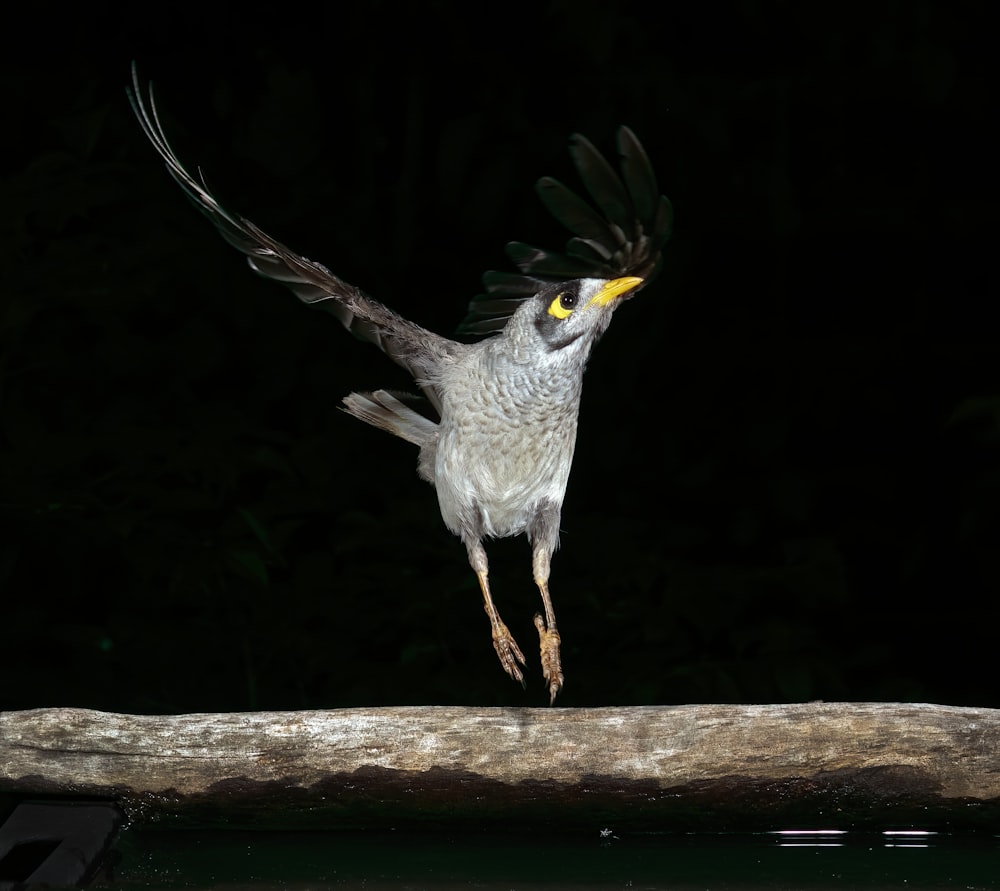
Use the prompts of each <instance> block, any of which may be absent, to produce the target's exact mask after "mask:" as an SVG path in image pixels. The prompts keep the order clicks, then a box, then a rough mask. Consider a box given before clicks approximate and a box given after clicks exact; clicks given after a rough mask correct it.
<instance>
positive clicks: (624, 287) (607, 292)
mask: <svg viewBox="0 0 1000 891" xmlns="http://www.w3.org/2000/svg"><path fill="white" fill-rule="evenodd" d="M642 281H643V280H642V279H641V278H638V277H636V276H634V275H627V276H625V277H624V278H613V279H611V281H609V282H605V283H604V286H603V287H602V288H601V290H600V291H598V292H597V293H596V294H595V295H594V296H593V297H592V298H591V299H590V303H591V305H592V306H593V305H597V306H607V305H608V304H609V303H610V302H611V301H612V300H614V299H615V298H616V297H621V296H622V295H623V294H627V293H628V292H629V291H632V290H634V289H635V288H637V287H639V285H641V284H642Z"/></svg>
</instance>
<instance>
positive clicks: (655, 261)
mask: <svg viewBox="0 0 1000 891" xmlns="http://www.w3.org/2000/svg"><path fill="white" fill-rule="evenodd" d="M569 150H570V155H571V156H572V158H573V163H574V165H575V166H576V169H577V171H578V172H579V174H580V178H581V180H582V181H583V184H584V186H585V187H586V190H587V192H588V194H589V195H590V198H591V199H592V200H593V202H594V205H596V206H593V205H591V204H590V203H588V202H587V201H585V200H584V199H583V198H581V197H580V196H579V195H576V194H575V193H574V192H573V191H571V190H570V189H568V188H567V187H566V186H564V185H563V184H562V183H561V182H559V181H558V180H556V179H553V178H552V177H548V176H546V177H543V178H542V179H540V180H539V181H538V183H537V184H536V186H535V188H536V190H537V191H538V194H539V196H540V197H541V199H542V201H543V203H544V204H545V206H546V207H547V208H548V209H549V212H550V213H551V214H552V216H554V217H555V218H556V219H557V220H558V221H559V222H560V223H562V224H563V225H564V226H565V227H566V228H567V229H569V231H570V232H572V233H573V237H572V238H570V240H569V241H568V242H567V243H566V247H565V250H564V251H563V252H562V253H560V252H558V251H549V250H545V249H544V248H536V247H532V246H531V245H528V244H523V243H522V242H519V241H512V242H510V243H509V244H508V245H507V255H508V256H509V257H510V258H511V260H513V261H514V265H516V266H517V268H518V269H519V270H520V272H497V271H490V272H487V273H486V274H485V275H484V276H483V284H484V285H485V287H486V293H485V294H480V295H479V296H478V297H476V298H475V299H473V301H472V302H471V303H470V304H469V315H468V316H467V317H466V319H465V321H464V322H463V323H462V325H461V327H460V329H459V330H460V331H461V332H463V333H467V334H490V333H492V332H495V331H499V330H500V329H501V328H503V327H504V325H506V324H507V319H509V318H510V316H511V314H512V313H513V312H514V311H515V310H516V309H517V307H518V306H520V304H521V303H522V302H523V301H524V300H527V299H529V298H531V297H533V296H534V295H535V294H537V293H538V291H539V290H540V288H541V287H542V286H543V285H545V284H547V283H549V282H553V281H563V280H566V279H571V278H588V277H591V278H619V277H621V276H626V275H635V276H639V277H640V278H642V279H644V280H645V282H644V284H643V285H642V286H640V287H644V286H645V285H646V284H648V283H649V282H650V281H651V280H652V279H653V278H654V277H655V275H656V273H657V272H658V271H659V267H660V262H661V254H662V251H663V246H664V245H665V244H666V242H667V239H668V238H669V237H670V230H671V227H672V225H673V209H672V208H671V206H670V202H669V201H668V200H667V198H666V197H665V196H664V195H660V194H659V187H658V186H657V184H656V175H655V174H654V173H653V167H652V165H651V164H650V162H649V157H648V156H647V154H646V151H645V149H643V147H642V145H641V143H640V142H639V140H638V139H636V136H635V134H634V133H633V132H632V131H631V130H629V128H628V127H620V128H619V130H618V152H619V154H620V156H621V172H620V173H619V172H616V171H615V169H614V168H613V167H612V166H611V165H610V164H609V163H608V161H607V160H606V159H605V158H604V157H603V156H602V155H601V153H600V152H599V151H597V149H596V148H594V146H593V144H592V143H591V142H590V141H589V140H587V139H586V138H584V137H583V136H581V135H580V134H579V133H575V134H574V135H573V136H571V137H570V144H569ZM636 290H639V289H636Z"/></svg>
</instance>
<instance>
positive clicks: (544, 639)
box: [535, 613, 565, 705]
mask: <svg viewBox="0 0 1000 891" xmlns="http://www.w3.org/2000/svg"><path fill="white" fill-rule="evenodd" d="M535 628H537V629H538V644H539V649H540V650H541V655H542V675H543V676H544V677H545V681H546V683H547V684H548V687H549V705H554V704H555V701H556V696H557V695H558V693H559V691H560V690H562V688H563V681H564V680H565V678H564V677H563V673H562V664H561V662H560V660H559V644H560V643H561V642H562V641H561V638H560V637H559V632H558V631H556V629H555V628H547V627H546V626H545V619H543V618H542V614H541V613H535Z"/></svg>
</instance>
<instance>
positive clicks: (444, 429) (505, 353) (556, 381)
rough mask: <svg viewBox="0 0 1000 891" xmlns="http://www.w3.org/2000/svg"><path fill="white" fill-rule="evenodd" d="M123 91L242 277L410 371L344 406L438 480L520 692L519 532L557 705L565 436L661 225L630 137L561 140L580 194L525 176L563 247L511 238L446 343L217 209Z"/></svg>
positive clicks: (135, 94) (144, 108) (641, 280)
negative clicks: (554, 589)
mask: <svg viewBox="0 0 1000 891" xmlns="http://www.w3.org/2000/svg"><path fill="white" fill-rule="evenodd" d="M126 92H127V95H128V99H129V102H130V104H131V107H132V110H133V112H134V113H135V115H136V117H137V119H138V121H139V124H140V125H141V127H142V130H143V132H144V133H145V135H146V137H147V138H148V139H149V141H150V142H151V143H152V145H153V147H154V148H155V149H156V151H157V152H158V153H159V155H160V157H161V159H162V160H163V162H164V163H165V164H166V168H167V170H168V171H169V173H170V175H171V176H172V177H173V179H174V180H175V181H176V182H177V183H178V185H179V186H180V187H181V189H183V191H184V192H185V193H186V195H187V197H188V198H189V199H190V200H191V201H192V202H193V203H194V205H195V206H196V207H197V208H198V209H199V210H200V211H201V212H202V213H203V214H204V215H205V216H207V217H208V219H209V220H210V221H211V222H212V223H213V224H214V225H215V227H216V229H217V230H218V232H219V233H220V234H221V235H222V237H223V238H224V239H225V240H226V241H227V242H229V244H230V245H232V246H233V247H235V248H236V249H237V250H239V251H241V252H242V253H243V254H244V255H245V256H246V258H247V261H248V263H249V265H250V267H251V269H252V270H253V271H254V272H256V273H258V274H259V275H261V276H263V277H265V278H268V279H272V280H274V281H276V282H280V283H281V284H282V285H285V286H286V287H288V288H290V289H291V290H292V292H293V293H294V294H295V295H296V296H297V297H298V298H299V299H300V300H301V301H303V302H304V303H306V304H312V305H314V306H318V307H321V308H324V309H326V310H328V311H330V312H331V313H332V314H333V315H334V316H335V317H336V318H337V319H338V320H339V321H340V322H341V323H342V324H343V326H344V327H345V328H347V329H348V331H350V332H351V333H352V334H354V335H355V336H356V337H358V338H360V339H362V340H365V341H369V342H371V343H374V344H375V345H376V346H378V347H379V348H380V349H381V350H382V351H383V352H384V353H385V354H386V355H388V356H389V358H391V359H393V360H394V361H395V362H396V363H398V364H399V365H400V366H402V367H403V368H404V369H406V370H407V371H408V372H409V373H410V374H411V375H412V377H413V378H414V382H415V384H416V385H417V387H418V388H419V390H420V391H421V394H422V395H415V394H403V393H399V392H396V391H391V390H387V389H377V390H373V391H371V392H351V393H350V394H349V395H347V396H346V397H344V399H343V408H344V409H345V410H346V412H347V413H349V414H350V415H353V416H354V417H355V418H358V419H359V420H361V421H364V422H366V423H368V424H371V425H372V426H374V427H376V428H379V429H381V430H384V431H386V432H388V433H391V434H394V435H395V436H398V437H401V438H402V439H404V440H407V441H408V442H410V443H412V444H413V445H415V446H417V448H418V449H419V454H418V460H417V473H418V475H419V476H420V477H421V478H422V479H423V480H425V481H427V482H429V483H431V484H432V485H433V486H434V489H435V490H436V493H437V500H438V506H439V508H440V512H441V517H442V519H443V520H444V523H445V526H446V527H447V528H448V529H449V530H450V531H451V532H452V533H453V534H454V535H456V536H458V537H459V538H460V539H461V541H462V543H463V544H464V545H465V548H466V552H467V556H468V561H469V565H470V566H471V568H472V570H473V572H475V574H476V578H477V579H478V582H479V588H480V591H481V593H482V598H483V607H484V609H485V611H486V614H487V616H488V617H489V622H490V629H491V635H492V640H493V647H494V650H495V651H496V655H497V657H498V659H499V661H500V664H501V666H502V668H503V670H504V671H505V672H506V673H507V674H508V675H509V676H510V677H511V678H512V679H513V680H515V681H517V682H519V683H520V684H521V685H522V687H525V681H524V672H523V670H522V669H524V668H526V667H527V660H526V658H525V656H524V653H523V651H522V650H521V648H520V647H519V646H518V644H517V642H516V640H515V639H514V636H513V635H512V634H511V632H510V630H509V628H508V627H507V625H506V624H505V623H504V621H503V620H502V619H501V617H500V613H499V611H498V610H497V607H496V603H495V601H494V599H493V594H492V591H491V588H490V583H489V563H488V560H487V556H486V549H485V545H484V541H486V540H488V539H490V538H504V537H510V536H516V535H520V534H522V533H523V534H525V535H526V536H527V540H528V543H529V545H530V548H531V565H532V574H533V578H534V582H535V584H536V586H537V588H538V592H539V594H540V596H541V600H542V611H541V612H537V613H535V615H534V619H533V623H534V626H535V628H536V630H537V632H538V640H539V655H540V662H541V669H542V677H543V680H544V683H545V685H546V688H547V692H548V694H549V703H550V705H552V704H554V703H555V700H556V696H557V695H558V694H559V693H560V691H561V690H562V689H563V686H564V684H565V676H564V673H563V669H562V657H561V643H562V641H561V636H560V633H559V630H558V626H557V624H556V615H555V610H554V608H553V602H552V596H551V592H550V590H549V577H550V569H551V560H552V556H553V554H554V553H555V551H556V549H557V547H558V546H559V534H560V522H561V514H562V505H563V499H564V496H565V493H566V488H567V484H568V480H569V475H570V468H571V465H572V462H573V453H574V449H575V446H576V438H577V425H578V417H579V410H580V398H581V391H582V385H583V375H584V369H585V366H586V364H587V360H588V358H589V356H590V353H591V349H592V348H593V346H594V344H595V343H596V342H597V341H598V339H599V338H600V337H601V336H602V335H603V334H604V332H605V331H606V330H607V328H608V325H609V324H610V322H611V317H612V314H613V313H614V312H615V310H616V309H617V308H618V307H619V306H620V305H621V304H622V303H623V302H625V301H626V300H627V299H629V298H631V297H633V296H635V295H636V294H637V293H638V292H639V291H640V290H642V289H643V288H644V287H645V286H647V285H648V284H649V283H650V282H651V281H652V280H653V279H654V278H655V276H656V274H657V273H658V271H659V269H660V267H661V265H662V255H663V251H664V247H665V245H666V243H667V240H668V239H669V237H670V234H671V230H672V226H673V209H672V206H671V204H670V201H669V200H668V199H667V198H666V197H665V196H664V195H661V194H659V188H658V186H657V180H656V176H655V174H654V171H653V167H652V165H651V162H650V160H649V157H648V155H647V153H646V151H645V149H644V148H643V147H642V145H641V143H640V142H639V140H638V139H637V137H636V136H635V134H634V133H633V132H632V131H631V130H630V129H629V128H628V127H624V126H623V127H620V128H619V129H618V130H617V148H618V152H619V155H620V173H619V172H617V171H616V170H615V169H614V168H613V167H612V165H611V164H610V163H609V162H608V161H607V160H606V159H605V158H604V156H603V155H601V153H600V152H599V151H598V150H597V149H596V148H595V147H594V145H593V144H592V143H591V142H590V141H589V140H587V139H586V138H585V137H583V136H582V135H580V134H573V135H572V136H571V137H570V144H569V149H570V155H571V158H572V160H573V162H574V165H575V167H576V169H577V171H578V172H579V174H580V178H581V180H582V182H583V184H584V186H585V188H586V190H587V193H588V194H589V196H590V199H591V201H590V202H588V201H587V200H585V199H583V198H581V197H580V196H579V195H577V194H576V193H575V192H573V191H572V190H571V189H570V188H568V187H567V186H565V185H563V184H562V183H561V182H560V181H559V180H557V179H554V178H552V177H542V178H541V179H539V180H538V182H537V183H536V189H537V191H538V194H539V196H540V197H541V199H542V201H543V203H544V204H545V206H546V208H547V209H548V211H549V212H550V213H551V214H552V215H553V216H554V217H555V219H556V220H557V221H558V222H560V223H561V224H562V225H563V226H564V227H565V228H566V229H568V230H569V231H570V232H571V233H572V237H571V238H570V239H569V240H568V241H567V243H566V247H565V250H564V251H553V250H547V249H543V248H537V247H534V246H532V245H529V244H526V243H523V242H510V243H508V245H507V254H508V256H509V258H510V259H511V260H512V261H513V264H514V266H515V267H516V269H517V271H516V272H513V271H511V272H504V271H489V272H486V273H485V274H484V275H483V279H482V280H483V285H484V292H483V293H480V294H479V295H477V296H475V297H474V298H473V299H472V300H471V302H470V303H469V304H468V315H467V317H466V319H465V321H464V322H462V324H461V325H460V326H459V328H458V331H457V333H458V335H459V336H464V337H465V339H464V340H458V339H451V338H447V337H444V336H441V335H439V334H435V333H433V332H431V331H429V330H426V329H424V328H423V327H421V326H419V325H417V324H415V323H413V322H411V321H409V320H407V319H405V318H404V317H403V316H401V315H400V314H398V313H397V312H396V311H394V310H392V309H390V308H389V307H388V306H387V305H385V304H383V303H381V302H379V301H378V300H375V299H374V298H372V297H370V296H369V295H368V294H366V293H365V292H364V291H363V290H361V289H360V288H359V287H356V286H355V285H353V284H350V283H348V282H346V281H343V280H342V279H341V278H339V277H338V276H337V275H335V274H334V273H333V272H331V271H330V270H329V269H328V268H327V267H326V266H323V265H322V264H320V263H317V262H315V261H313V260H309V259H307V258H306V257H304V256H302V255H300V254H298V253H296V252H295V251H293V250H291V249H289V248H288V247H286V246H285V245H283V244H282V243H281V242H279V241H277V240H275V239H274V238H272V237H271V236H270V235H268V234H267V233H265V232H264V231H263V230H261V229H260V228H258V227H257V226H256V225H255V224H254V223H252V222H251V221H250V220H248V219H246V218H244V217H242V216H239V215H237V214H234V213H231V212H230V211H228V210H226V209H225V208H224V207H223V206H222V205H221V204H220V203H219V201H218V200H217V199H216V197H215V195H214V194H213V193H212V192H211V191H210V189H209V187H208V185H207V182H206V180H205V177H204V175H203V174H202V172H201V170H200V168H199V169H198V176H197V177H196V176H194V175H192V173H191V172H190V171H189V170H188V168H187V167H185V166H184V164H182V163H181V161H180V159H179V158H178V156H177V154H176V153H175V152H174V150H173V148H172V147H171V145H170V142H169V141H168V139H167V136H166V134H165V131H164V128H163V126H162V124H161V121H160V117H159V115H158V113H157V108H156V102H155V99H154V95H153V89H152V84H148V85H147V89H146V91H145V92H144V91H143V89H142V86H141V82H140V78H139V74H138V70H137V66H136V65H135V64H133V66H132V77H131V83H130V85H128V86H127V87H126ZM428 404H429V405H428Z"/></svg>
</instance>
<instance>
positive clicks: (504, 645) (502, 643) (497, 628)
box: [467, 541, 525, 687]
mask: <svg viewBox="0 0 1000 891" xmlns="http://www.w3.org/2000/svg"><path fill="white" fill-rule="evenodd" d="M467 544H468V550H469V563H470V565H471V566H472V568H473V569H474V570H475V572H476V577H477V578H478V579H479V587H480V589H481V590H482V592H483V608H484V609H485V610H486V615H487V616H489V617H490V627H491V628H492V629H493V649H495V650H496V651H497V656H498V657H499V658H500V664H501V665H502V666H503V670H504V671H506V672H507V674H509V675H510V676H511V677H512V678H513V679H514V680H515V681H519V682H520V684H521V686H522V687H523V686H524V674H523V673H522V672H521V668H520V666H518V664H517V663H518V662H520V663H521V665H524V664H525V662H524V653H522V652H521V648H520V647H519V646H518V645H517V641H516V640H514V635H512V634H511V633H510V631H509V630H508V628H507V626H506V625H505V624H504V623H503V620H502V619H501V618H500V613H498V612H497V608H496V606H495V604H494V603H493V597H492V595H491V594H490V583H489V579H488V575H489V566H488V564H487V562H486V550H485V549H484V548H483V545H482V542H480V541H475V542H468V543H467Z"/></svg>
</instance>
